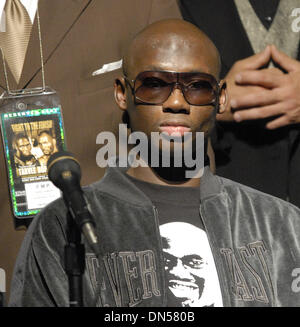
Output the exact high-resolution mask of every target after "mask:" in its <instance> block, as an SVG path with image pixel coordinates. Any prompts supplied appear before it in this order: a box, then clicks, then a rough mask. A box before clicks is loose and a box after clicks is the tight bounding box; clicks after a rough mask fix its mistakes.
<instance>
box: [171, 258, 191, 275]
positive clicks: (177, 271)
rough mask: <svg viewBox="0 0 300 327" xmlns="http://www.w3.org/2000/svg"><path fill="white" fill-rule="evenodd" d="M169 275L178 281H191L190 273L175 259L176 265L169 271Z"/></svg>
mask: <svg viewBox="0 0 300 327" xmlns="http://www.w3.org/2000/svg"><path fill="white" fill-rule="evenodd" d="M169 273H170V274H172V275H174V276H176V277H178V278H179V279H187V280H191V279H193V278H192V276H191V274H190V272H189V271H188V269H187V268H185V266H184V265H183V264H182V261H181V260H180V259H177V263H176V265H175V266H174V267H173V268H172V269H171V270H170V271H169Z"/></svg>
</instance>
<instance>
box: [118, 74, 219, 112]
mask: <svg viewBox="0 0 300 327" xmlns="http://www.w3.org/2000/svg"><path fill="white" fill-rule="evenodd" d="M124 78H125V81H126V82H127V83H128V84H129V86H130V89H131V92H132V94H133V96H134V101H135V103H136V104H144V105H159V104H163V103H164V102H165V101H166V100H167V99H168V98H169V96H170V95H171V93H172V92H173V90H174V89H175V88H179V89H180V90H181V92H182V94H183V96H184V98H185V100H186V102H187V103H189V104H190V105H193V106H206V105H212V104H215V105H218V101H219V92H220V86H219V84H218V82H217V80H216V79H215V77H214V76H212V75H210V74H206V73H198V72H196V73H194V72H193V73H177V72H169V71H145V72H141V73H139V74H138V75H137V77H136V78H135V80H129V79H128V78H127V76H124ZM131 83H133V86H132V85H131Z"/></svg>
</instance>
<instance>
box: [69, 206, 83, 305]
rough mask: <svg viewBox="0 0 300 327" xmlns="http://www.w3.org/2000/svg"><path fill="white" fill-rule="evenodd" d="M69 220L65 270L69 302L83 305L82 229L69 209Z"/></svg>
mask: <svg viewBox="0 0 300 327" xmlns="http://www.w3.org/2000/svg"><path fill="white" fill-rule="evenodd" d="M67 221H68V227H67V244H66V246H65V270H66V273H67V275H68V280H69V304H70V307H82V306H83V294H82V275H83V273H84V270H85V249H84V244H83V243H82V241H81V231H80V229H79V227H78V226H77V224H76V222H75V221H74V219H73V218H72V216H71V213H70V211H68V215H67Z"/></svg>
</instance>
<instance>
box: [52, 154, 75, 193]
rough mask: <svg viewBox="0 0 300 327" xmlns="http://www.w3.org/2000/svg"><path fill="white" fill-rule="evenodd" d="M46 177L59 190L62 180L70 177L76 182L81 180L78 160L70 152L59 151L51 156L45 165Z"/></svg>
mask: <svg viewBox="0 0 300 327" xmlns="http://www.w3.org/2000/svg"><path fill="white" fill-rule="evenodd" d="M47 168H48V177H49V179H50V180H51V182H52V183H53V184H54V185H55V186H57V187H58V188H61V186H62V185H61V184H62V182H63V181H64V180H66V179H68V178H70V177H72V178H74V177H75V178H76V179H77V180H78V182H79V181H80V179H81V169H80V164H79V162H78V160H77V159H76V158H75V157H74V155H73V154H72V153H71V152H68V151H60V152H56V153H54V154H52V155H51V156H50V158H49V160H48V163H47Z"/></svg>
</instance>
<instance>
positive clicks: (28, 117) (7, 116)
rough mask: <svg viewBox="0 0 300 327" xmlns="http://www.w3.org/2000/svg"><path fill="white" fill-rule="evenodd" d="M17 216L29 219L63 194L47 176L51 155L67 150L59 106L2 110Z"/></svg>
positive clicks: (14, 209)
mask: <svg viewBox="0 0 300 327" xmlns="http://www.w3.org/2000/svg"><path fill="white" fill-rule="evenodd" d="M1 124H2V126H1V127H2V136H3V142H4V149H5V155H6V164H7V171H8V180H9V184H10V193H11V200H12V206H13V211H14V215H15V217H16V218H27V217H32V216H34V215H35V214H37V213H38V212H39V211H40V210H41V209H42V208H43V207H45V206H46V205H47V204H48V203H50V202H52V201H54V200H55V199H57V198H59V197H60V190H59V189H58V188H56V187H55V186H54V185H53V184H52V182H50V181H49V179H48V174H47V162H48V159H49V157H50V156H51V155H52V154H53V153H55V152H57V151H62V150H65V136H64V128H63V120H62V113H61V109H60V107H53V108H42V109H31V110H23V111H22V110H19V111H17V112H16V111H14V112H4V113H1Z"/></svg>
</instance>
